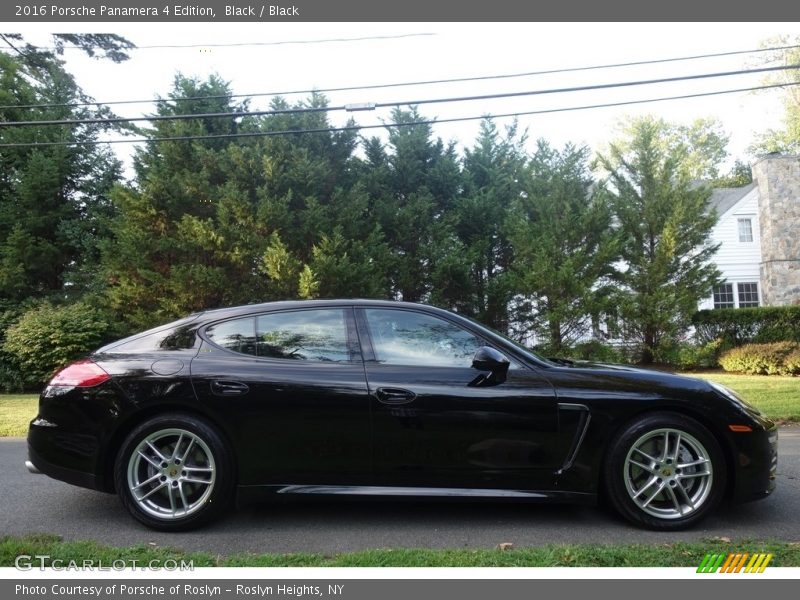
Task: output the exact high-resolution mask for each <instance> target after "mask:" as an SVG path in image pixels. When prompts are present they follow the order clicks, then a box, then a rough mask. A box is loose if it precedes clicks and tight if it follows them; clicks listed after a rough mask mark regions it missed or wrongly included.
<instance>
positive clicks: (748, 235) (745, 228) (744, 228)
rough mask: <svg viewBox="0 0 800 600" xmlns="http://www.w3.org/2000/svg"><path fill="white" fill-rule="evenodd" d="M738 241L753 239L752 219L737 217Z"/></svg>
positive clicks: (750, 240)
mask: <svg viewBox="0 0 800 600" xmlns="http://www.w3.org/2000/svg"><path fill="white" fill-rule="evenodd" d="M739 241H740V242H752V241H753V219H749V218H748V219H739Z"/></svg>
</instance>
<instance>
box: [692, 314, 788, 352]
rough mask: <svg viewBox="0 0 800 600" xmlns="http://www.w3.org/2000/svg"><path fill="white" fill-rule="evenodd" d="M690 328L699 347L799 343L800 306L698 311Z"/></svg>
mask: <svg viewBox="0 0 800 600" xmlns="http://www.w3.org/2000/svg"><path fill="white" fill-rule="evenodd" d="M692 325H694V328H695V335H696V337H697V340H698V341H699V342H700V343H707V342H711V341H713V340H722V345H723V346H724V347H732V346H741V345H742V344H766V343H772V342H800V306H762V307H758V308H717V309H714V310H701V311H698V312H697V313H695V314H694V316H693V317H692Z"/></svg>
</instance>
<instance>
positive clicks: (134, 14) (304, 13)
mask: <svg viewBox="0 0 800 600" xmlns="http://www.w3.org/2000/svg"><path fill="white" fill-rule="evenodd" d="M0 20H2V21H3V22H4V23H6V24H7V25H8V24H13V23H35V22H41V23H69V22H98V23H102V22H106V23H111V22H130V23H156V22H178V21H186V22H201V21H203V22H221V23H224V22H240V23H241V22H263V23H269V22H283V23H286V22H377V21H398V22H479V21H483V22H503V21H529V22H536V21H551V22H552V21H572V22H578V21H605V22H610V21H683V22H690V21H704V22H711V21H730V22H733V21H753V22H767V21H779V22H780V21H797V20H800V2H790V1H787V0H760V1H759V2H744V1H742V0H728V1H725V0H670V1H669V2H666V1H663V0H566V1H561V2H553V1H552V0H438V1H437V0H401V1H395V2H385V1H380V0H293V1H284V0H277V1H276V0H269V1H264V2H261V1H258V0H255V1H253V0H251V1H250V2H243V1H242V0H200V1H198V2H191V1H187V2H174V1H169V0H122V1H119V0H102V1H96V0H49V1H41V0H40V1H38V2H31V1H25V0H17V1H16V2H14V1H13V0H12V2H10V3H5V2H3V3H2V4H0Z"/></svg>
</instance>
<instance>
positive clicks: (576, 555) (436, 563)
mask: <svg viewBox="0 0 800 600" xmlns="http://www.w3.org/2000/svg"><path fill="white" fill-rule="evenodd" d="M728 552H749V553H754V552H770V553H772V554H774V558H773V559H772V562H771V563H770V564H771V565H772V566H776V567H777V566H781V567H798V566H800V543H797V542H780V541H757V542H754V541H749V540H740V541H735V542H728V541H725V540H723V539H713V540H708V541H705V542H693V543H684V542H677V543H674V544H626V545H595V544H582V545H548V546H541V547H533V548H512V549H507V550H500V549H492V550H418V549H411V550H403V549H396V550H365V551H362V552H351V553H343V554H334V555H323V554H307V553H301V554H233V555H230V556H219V555H214V554H210V553H207V552H184V551H182V550H175V549H170V548H158V547H152V546H145V545H139V546H132V547H129V548H112V547H108V546H103V545H101V544H98V543H96V542H64V541H61V539H60V538H58V537H56V536H52V535H32V536H26V537H3V538H0V567H10V566H14V559H15V558H16V557H17V556H19V555H22V554H25V555H31V556H35V555H49V556H50V560H53V559H55V560H61V561H64V562H68V561H70V560H75V561H83V560H95V561H103V564H110V563H111V562H112V561H114V560H126V561H129V564H130V561H137V564H139V565H141V564H147V563H149V562H150V561H151V560H161V561H164V560H166V559H172V560H177V561H179V562H180V561H181V560H183V561H184V562H188V561H193V563H194V566H195V567H697V566H698V565H699V564H700V562H701V561H702V560H703V557H704V556H705V555H706V553H728ZM37 564H38V563H37ZM47 564H49V563H47Z"/></svg>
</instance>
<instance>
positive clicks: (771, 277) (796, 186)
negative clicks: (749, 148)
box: [753, 155, 800, 306]
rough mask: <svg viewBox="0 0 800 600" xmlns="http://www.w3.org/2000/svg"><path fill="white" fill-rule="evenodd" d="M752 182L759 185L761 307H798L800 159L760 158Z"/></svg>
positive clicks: (797, 157) (795, 157) (799, 300)
mask: <svg viewBox="0 0 800 600" xmlns="http://www.w3.org/2000/svg"><path fill="white" fill-rule="evenodd" d="M753 181H754V182H755V183H756V185H758V220H759V227H760V229H761V268H760V271H761V296H762V299H763V301H764V305H765V306H783V305H787V304H800V156H776V155H768V156H765V157H763V158H761V159H759V160H758V161H757V162H756V163H755V164H754V165H753Z"/></svg>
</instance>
